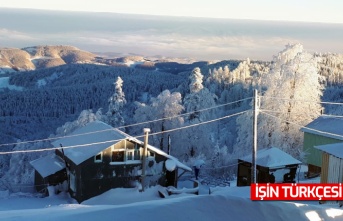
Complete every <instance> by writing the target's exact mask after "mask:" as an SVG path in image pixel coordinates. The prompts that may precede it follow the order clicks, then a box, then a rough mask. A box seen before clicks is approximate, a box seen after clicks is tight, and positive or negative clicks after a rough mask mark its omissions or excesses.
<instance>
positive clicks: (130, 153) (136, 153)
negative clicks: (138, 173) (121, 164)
mask: <svg viewBox="0 0 343 221" xmlns="http://www.w3.org/2000/svg"><path fill="white" fill-rule="evenodd" d="M126 160H127V161H129V160H141V151H140V149H138V150H136V149H131V150H130V149H128V150H126Z"/></svg>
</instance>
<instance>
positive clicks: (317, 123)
mask: <svg viewBox="0 0 343 221" xmlns="http://www.w3.org/2000/svg"><path fill="white" fill-rule="evenodd" d="M301 131H302V132H304V145H303V150H304V152H305V154H306V163H307V164H308V174H307V176H308V177H315V176H318V175H320V173H321V165H322V153H321V151H320V150H318V149H316V148H315V146H320V145H326V144H333V143H340V142H343V119H342V118H333V117H328V116H320V117H318V118H317V119H315V120H314V121H312V122H311V123H309V124H308V125H306V126H305V127H304V128H302V129H301Z"/></svg>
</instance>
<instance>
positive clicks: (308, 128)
mask: <svg viewBox="0 0 343 221" xmlns="http://www.w3.org/2000/svg"><path fill="white" fill-rule="evenodd" d="M260 113H263V114H265V115H267V116H269V117H273V118H276V119H279V120H281V121H283V122H286V123H289V124H293V125H296V126H298V127H299V128H304V129H307V130H311V131H314V132H317V133H320V134H325V135H329V136H333V137H336V138H337V137H339V138H340V139H343V135H339V134H334V133H329V132H326V131H321V130H317V129H313V128H310V127H306V126H302V125H300V124H297V123H294V122H291V121H288V120H285V119H282V118H280V117H277V116H274V115H271V114H268V113H265V112H263V111H261V112H260Z"/></svg>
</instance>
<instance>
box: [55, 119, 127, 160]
mask: <svg viewBox="0 0 343 221" xmlns="http://www.w3.org/2000/svg"><path fill="white" fill-rule="evenodd" d="M99 131H101V132H99ZM72 135H79V136H72ZM127 137H128V135H127V136H126V135H125V133H123V132H121V131H119V130H117V129H114V128H113V127H111V126H110V125H108V124H105V123H103V122H101V121H93V122H91V123H88V124H86V125H85V126H84V127H81V128H78V129H76V130H75V131H74V132H72V133H71V134H69V135H68V136H67V137H64V138H61V139H59V140H56V141H54V142H52V145H54V146H55V147H60V144H62V146H63V147H69V146H76V145H80V146H79V147H75V148H64V149H63V151H64V154H65V156H67V157H68V158H69V159H70V160H71V161H73V162H74V163H75V164H76V165H79V164H80V163H82V162H84V161H85V160H87V159H89V158H91V157H93V156H95V155H97V154H98V153H100V152H101V151H103V150H105V149H106V148H108V147H109V146H111V145H112V144H114V143H117V142H119V141H120V140H123V139H126V138H127Z"/></svg>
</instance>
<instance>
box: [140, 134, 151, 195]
mask: <svg viewBox="0 0 343 221" xmlns="http://www.w3.org/2000/svg"><path fill="white" fill-rule="evenodd" d="M143 131H144V148H143V157H142V161H143V166H142V180H141V182H142V183H141V184H142V192H144V186H145V171H146V155H147V149H148V137H149V132H150V129H149V128H144V129H143Z"/></svg>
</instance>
